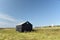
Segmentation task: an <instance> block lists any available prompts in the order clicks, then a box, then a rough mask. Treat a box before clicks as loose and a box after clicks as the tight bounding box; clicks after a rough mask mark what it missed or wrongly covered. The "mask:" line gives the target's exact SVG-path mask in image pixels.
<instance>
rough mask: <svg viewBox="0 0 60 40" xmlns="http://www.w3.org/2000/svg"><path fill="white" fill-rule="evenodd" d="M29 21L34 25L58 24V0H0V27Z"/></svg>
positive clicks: (59, 9) (59, 13) (59, 5)
mask: <svg viewBox="0 0 60 40" xmlns="http://www.w3.org/2000/svg"><path fill="white" fill-rule="evenodd" d="M27 20H28V21H29V22H31V23H32V24H33V25H34V26H43V25H51V24H54V25H59V24H60V0H0V27H15V26H16V24H17V23H19V22H22V21H27Z"/></svg>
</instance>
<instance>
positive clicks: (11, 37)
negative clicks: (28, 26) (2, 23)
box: [0, 27, 60, 40]
mask: <svg viewBox="0 0 60 40" xmlns="http://www.w3.org/2000/svg"><path fill="white" fill-rule="evenodd" d="M35 30H36V31H32V32H24V33H21V32H17V31H16V30H15V29H0V40H60V27H53V28H36V29H35Z"/></svg>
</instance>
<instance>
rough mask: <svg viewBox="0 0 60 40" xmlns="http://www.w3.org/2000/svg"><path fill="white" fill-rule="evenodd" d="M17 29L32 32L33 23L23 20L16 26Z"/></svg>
mask: <svg viewBox="0 0 60 40" xmlns="http://www.w3.org/2000/svg"><path fill="white" fill-rule="evenodd" d="M16 31H19V32H25V31H26V32H28V31H29V32H30V31H32V24H31V23H30V22H29V21H26V22H23V23H21V24H18V25H17V26H16Z"/></svg>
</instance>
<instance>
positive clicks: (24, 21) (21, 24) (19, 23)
mask: <svg viewBox="0 0 60 40" xmlns="http://www.w3.org/2000/svg"><path fill="white" fill-rule="evenodd" d="M26 22H28V21H24V22H20V23H18V24H17V25H22V24H24V23H26Z"/></svg>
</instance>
